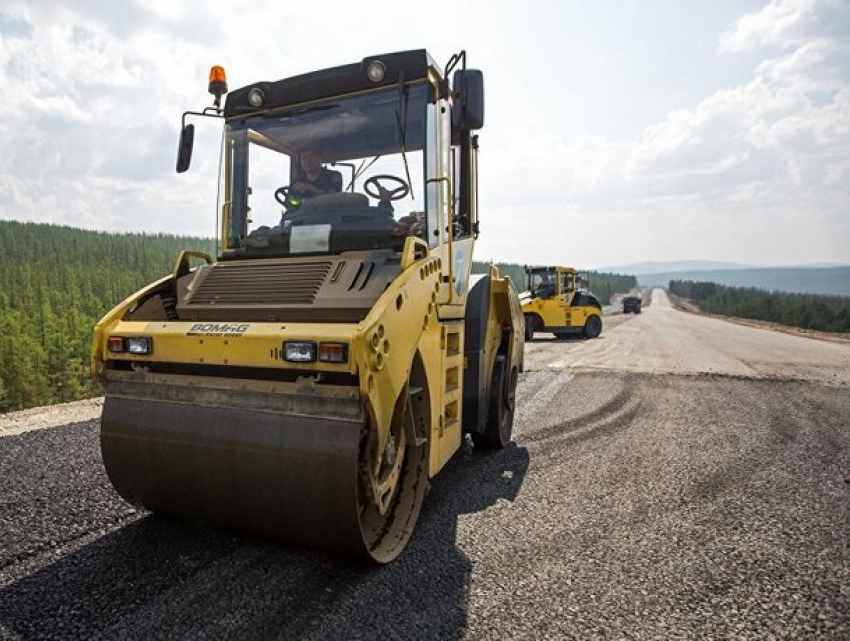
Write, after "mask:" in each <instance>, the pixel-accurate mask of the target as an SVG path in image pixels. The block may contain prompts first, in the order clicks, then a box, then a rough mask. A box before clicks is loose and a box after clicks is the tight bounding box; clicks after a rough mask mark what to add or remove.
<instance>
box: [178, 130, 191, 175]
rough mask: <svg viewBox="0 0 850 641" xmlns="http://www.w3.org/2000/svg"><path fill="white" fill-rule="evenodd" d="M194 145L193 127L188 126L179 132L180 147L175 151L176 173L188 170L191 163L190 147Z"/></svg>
mask: <svg viewBox="0 0 850 641" xmlns="http://www.w3.org/2000/svg"><path fill="white" fill-rule="evenodd" d="M194 143H195V125H193V124H191V123H190V124H188V125H186V126H185V127H183V129H182V131H181V132H180V146H179V147H178V149H177V173H178V174H182V173H183V172H184V171H186V170H187V169H189V163H191V162H192V145H193V144H194Z"/></svg>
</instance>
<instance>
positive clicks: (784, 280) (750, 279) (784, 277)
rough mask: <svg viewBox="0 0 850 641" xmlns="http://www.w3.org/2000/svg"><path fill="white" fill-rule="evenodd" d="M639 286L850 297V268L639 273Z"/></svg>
mask: <svg viewBox="0 0 850 641" xmlns="http://www.w3.org/2000/svg"><path fill="white" fill-rule="evenodd" d="M637 277H638V283H639V284H640V285H641V286H642V287H668V286H669V284H670V281H671V280H690V281H694V282H708V283H717V284H718V285H728V286H731V287H757V288H759V289H764V290H767V291H778V292H792V293H801V294H822V295H829V296H850V266H847V265H845V266H842V267H759V268H748V269H712V270H690V271H673V270H671V271H667V272H658V273H638V274H637Z"/></svg>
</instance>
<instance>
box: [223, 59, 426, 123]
mask: <svg viewBox="0 0 850 641" xmlns="http://www.w3.org/2000/svg"><path fill="white" fill-rule="evenodd" d="M373 61H380V62H381V63H382V64H383V65H384V68H385V70H386V73H385V74H384V77H383V79H381V80H379V81H377V82H375V81H374V80H372V79H370V78H369V76H368V75H367V69H368V68H369V65H370V64H371V63H372V62H373ZM429 66H432V67H434V68H436V69H438V70H439V67H438V66H437V65H436V64H435V63H434V61H433V59H432V58H431V56H430V55H428V52H427V51H426V50H425V49H416V50H412V51H400V52H397V53H388V54H382V55H377V56H369V57H367V58H363V60H361V61H360V62H359V63H357V62H355V63H353V64H348V65H342V66H340V67H331V68H330V69H322V70H320V71H313V72H310V73H306V74H302V75H300V76H292V77H291V78H284V79H282V80H277V81H275V82H265V81H264V82H256V83H254V84H251V85H246V86H245V87H240V88H239V89H236V90H234V91H232V92H230V93H229V94H228V95H227V99H226V101H225V103H224V117H225V118H233V117H238V116H242V115H247V114H250V113H256V112H257V111H260V110H262V111H266V110H269V109H277V108H280V107H288V106H292V105H297V104H301V103H304V102H309V101H311V100H319V99H321V98H330V97H332V96H339V95H342V94H348V93H354V92H359V91H368V90H370V89H376V88H379V87H391V86H394V85H397V84H398V82H399V80H400V79H403V81H404V82H410V81H415V80H424V79H426V78H427V77H428V67H429ZM254 88H258V89H260V90H261V91H262V92H263V94H264V96H265V101H264V103H263V105H262V106H261V107H260V108H257V107H254V106H252V105H251V104H250V103H249V102H248V93H249V92H250V91H251V90H252V89H254Z"/></svg>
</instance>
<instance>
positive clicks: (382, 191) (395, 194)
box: [363, 174, 410, 201]
mask: <svg viewBox="0 0 850 641" xmlns="http://www.w3.org/2000/svg"><path fill="white" fill-rule="evenodd" d="M382 180H389V181H390V182H395V183H398V187H396V188H395V189H387V188H385V187H384V186H383V185H381V183H380V181H382ZM373 185H374V189H375V191H377V192H378V193H375V192H374V191H372V189H370V188H371V187H372V186H373ZM363 191H365V192H366V193H367V194H369V195H370V196H371V197H372V198H377V199H378V200H380V201H386V200H401V199H402V198H404V197H405V196H407V194H409V193H410V186H409V185H408V184H407V183H406V182H404V181H403V180H402V179H401V178H399V177H398V176H391V175H389V174H379V175H377V176H372V177H371V178H369V180H367V181H366V182H365V183H363Z"/></svg>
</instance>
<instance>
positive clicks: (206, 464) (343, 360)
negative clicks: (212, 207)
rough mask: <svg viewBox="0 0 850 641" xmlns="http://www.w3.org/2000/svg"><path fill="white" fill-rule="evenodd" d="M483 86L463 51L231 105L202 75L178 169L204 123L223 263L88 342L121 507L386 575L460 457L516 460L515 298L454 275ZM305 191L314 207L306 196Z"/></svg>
mask: <svg viewBox="0 0 850 641" xmlns="http://www.w3.org/2000/svg"><path fill="white" fill-rule="evenodd" d="M483 87H484V86H483V75H482V73H481V72H480V71H479V70H475V69H467V68H466V54H465V52H461V53H459V54H456V55H454V56H452V57H451V59H450V60H449V62H448V64H447V65H446V68H445V70H443V69H441V67H440V66H439V65H438V64H436V63H435V62H434V60H433V59H432V58H431V56H430V55H429V54H428V53H427V52H426V51H425V50H414V51H403V52H398V53H391V54H385V55H377V56H370V57H367V58H364V59H363V60H361V61H359V62H355V63H353V64H346V65H343V66H339V67H334V68H330V69H324V70H319V71H314V72H311V73H307V74H303V75H298V76H293V77H288V78H284V79H281V80H275V81H260V82H255V83H253V84H249V85H246V86H244V87H241V88H239V89H236V90H234V91H231V92H228V91H227V79H226V76H225V73H224V70H223V69H222V68H220V67H214V68H213V70H212V71H211V74H210V84H209V90H210V93H212V94H213V95H214V97H215V102H214V104H213V106H212V107H207V108H205V109H204V110H203V111H187V112H186V113H184V114H183V127H182V130H181V136H180V144H179V151H178V158H177V170H178V172H182V171H186V170H187V169H188V168H189V165H190V162H191V157H192V147H193V141H194V126H195V125H194V123H193V122H189V121H190V120H194V121H197V122H201V121H202V118H219V119H221V120H222V121H223V134H222V147H221V154H220V178H219V181H218V189H219V197H218V204H217V209H216V218H217V230H218V240H217V243H218V244H217V254H216V257H215V258H213V257H211V256H208V255H205V254H202V253H199V252H194V251H185V252H183V253H182V254H181V255H180V256H179V257H178V258H177V259H176V262H175V265H174V268H173V271H172V272H171V273H170V274H168V275H166V276H164V277H163V278H162V279H161V280H159V281H157V282H154V283H152V284H151V285H149V286H147V287H145V288H143V289H142V290H141V291H139V292H137V293H135V294H133V295H132V296H130V297H129V298H127V299H126V300H125V301H123V302H122V303H120V304H119V305H117V306H116V307H115V308H114V309H113V310H112V311H110V312H109V313H108V314H106V315H105V316H104V317H103V318H102V319H101V320H100V322H99V323H98V324H97V325H96V327H95V330H94V336H93V339H92V356H91V358H92V370H93V373H94V375H95V376H96V377H97V378H98V379H100V380H101V381H102V382H103V385H104V388H105V401H104V405H103V415H102V419H101V432H100V440H101V451H102V457H103V462H104V465H105V468H106V472H107V474H108V476H109V479H110V481H111V482H112V484H113V486H114V487H115V489H116V490H117V492H118V493H119V494H120V495H121V496H122V497H123V498H125V499H126V500H127V501H129V502H130V503H132V504H134V505H137V506H140V507H143V508H145V509H147V510H150V511H152V512H154V513H161V514H167V515H176V516H178V517H185V518H188V519H192V520H199V521H205V522H211V523H216V524H219V525H222V526H225V527H228V528H234V529H238V530H241V531H244V532H248V533H254V534H258V535H260V536H263V537H270V538H274V539H279V540H283V541H289V542H293V543H295V544H301V545H306V546H311V547H321V548H326V549H329V550H332V551H334V552H339V553H342V554H346V555H351V556H355V557H361V558H365V559H367V560H371V561H374V562H377V563H387V562H389V561H392V560H393V559H394V558H395V557H396V556H397V555H398V554H399V553H400V552H401V551H402V549H403V548H404V546H405V545H406V543H407V542H408V540H409V538H410V536H411V533H412V532H413V529H414V526H415V524H416V521H417V518H418V515H419V511H420V507H421V505H422V501H423V498H424V496H425V493H426V489H427V487H428V485H429V479H431V478H433V477H434V476H435V475H436V474H438V473H439V472H440V470H441V469H443V467H444V466H445V465H446V463H447V462H448V461H449V460H450V459H451V458H452V456H453V455H454V454H455V453H456V452H457V451H458V450H459V448H461V445H462V443H463V442H464V440H465V435H466V434H469V435H470V438H469V439H466V440H471V441H472V442H473V443H474V445H472V444H470V446H471V447H482V448H502V447H505V446H506V445H507V444H508V443H509V442H510V440H511V431H512V425H513V417H514V406H515V390H516V385H517V376H518V373H519V371H520V370H521V367H522V359H523V344H524V343H523V336H524V334H523V332H524V329H523V316H522V312H521V310H520V304H519V297H518V295H517V291H516V288H515V287H514V285H513V283H511V281H510V279H509V278H507V277H502V276H501V275H500V274H499V272H498V270H497V269H496V268H491V269H490V271H489V273H487V274H485V275H484V276H483V277H481V278H477V279H476V278H475V277H471V274H470V271H471V266H472V254H473V247H474V245H475V240H476V238H477V237H478V235H479V213H478V203H477V180H478V176H477V174H478V160H477V159H478V135H477V134H476V133H475V132H476V131H477V130H479V129H481V127H482V126H483V123H484V88H483ZM222 98H225V100H224V103H223V104H222V102H221V101H222ZM203 122H209V121H208V120H203ZM308 151H309V153H310V154H312V155H313V158H312V160H310V161H309V162H311V163H313V165H312V166H311V167H307V164H306V163H305V162H303V158H302V157H303V154H305V153H306V152H308ZM308 169H312V173H313V174H314V175H315V174H317V173H318V174H323V175H325V176H328V175H330V178H331V179H329V180H324V184H325V186H326V187H327V186H329V187H330V188H329V189H326V190H324V191H323V190H320V189H318V188H314V189H313V190H312V191H307V190H306V188H305V187H304V185H303V183H304V182H307V181H309V179H311V177H310V176H309V171H308ZM324 172H329V174H327V173H324ZM337 174H338V175H337ZM317 184H318V183H317ZM334 186H335V188H334ZM459 491H462V490H459Z"/></svg>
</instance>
